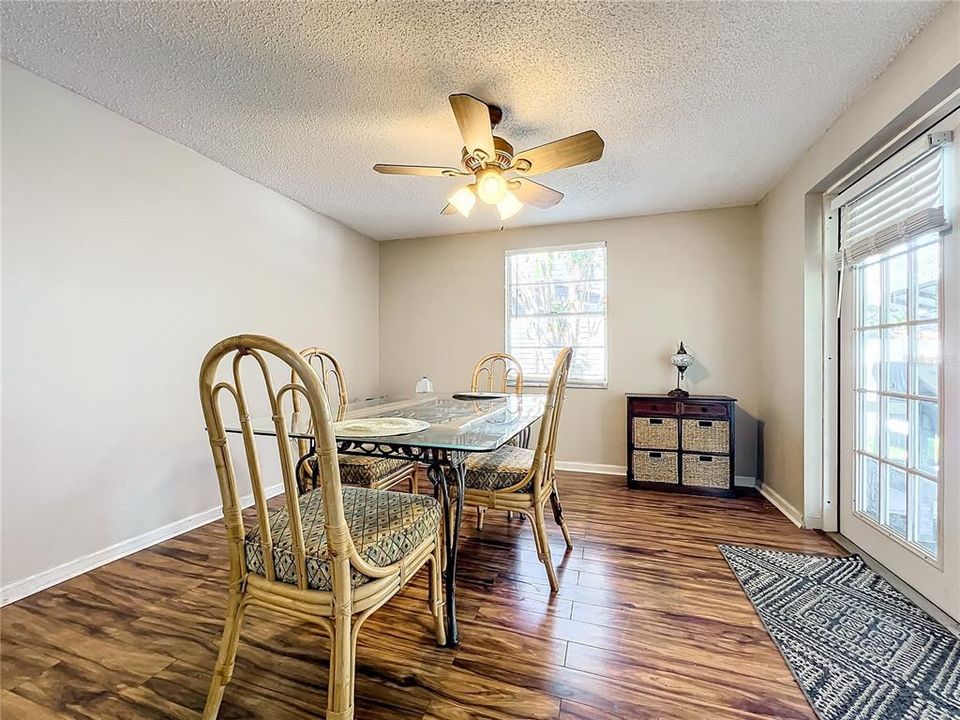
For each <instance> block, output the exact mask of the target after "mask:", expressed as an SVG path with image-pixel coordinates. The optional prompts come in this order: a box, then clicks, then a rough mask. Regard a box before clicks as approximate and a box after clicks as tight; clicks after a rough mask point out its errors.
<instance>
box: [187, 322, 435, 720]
mask: <svg viewBox="0 0 960 720" xmlns="http://www.w3.org/2000/svg"><path fill="white" fill-rule="evenodd" d="M277 365H280V366H284V367H285V371H284V375H283V376H286V370H287V369H288V370H289V371H290V373H291V378H292V379H291V382H289V383H287V384H286V385H283V386H282V387H279V388H277V386H276V385H275V383H274V380H273V376H272V373H271V367H275V366H277ZM248 367H249V368H251V369H252V370H253V374H254V376H259V380H260V381H261V382H258V383H256V384H257V385H259V386H260V388H259V391H258V392H257V393H256V395H255V396H256V397H257V398H260V397H262V396H263V395H265V396H266V401H267V404H268V406H269V412H270V417H271V420H272V423H273V427H272V433H271V434H274V435H275V436H276V437H275V440H276V451H277V454H278V459H279V469H280V476H281V478H282V481H283V507H282V508H281V509H279V510H273V511H270V510H269V509H268V506H267V497H266V491H265V487H266V486H265V483H264V474H263V470H262V467H261V463H260V458H259V452H260V450H261V449H262V448H263V444H262V443H261V442H258V441H257V440H258V438H257V436H256V435H255V433H254V421H253V419H252V414H251V408H250V404H249V402H248V397H251V395H249V394H248V392H247V389H246V387H245V385H244V382H243V375H242V373H241V370H242V369H244V368H248ZM247 374H249V373H247ZM221 376H227V377H228V378H229V379H225V380H218V377H221ZM287 396H290V397H291V398H298V400H297V404H298V407H300V408H301V409H300V410H299V412H300V413H305V414H306V416H305V417H303V416H301V417H300V418H299V419H296V420H295V419H294V418H293V415H292V413H291V415H290V416H288V415H287V413H286V407H287V404H286V398H287ZM298 396H299V397H298ZM228 397H229V398H232V400H233V404H234V405H235V407H236V412H237V416H238V418H239V420H238V425H239V428H240V436H241V440H242V444H243V457H244V458H245V461H246V463H245V464H246V469H247V475H248V476H249V478H250V484H251V487H252V490H253V506H254V515H255V522H254V524H253V525H252V526H251V528H249V532H248V528H247V527H246V523H245V521H244V518H243V515H242V514H241V501H240V495H239V492H238V490H237V482H236V478H237V472H236V470H235V468H234V461H233V458H232V457H231V453H230V447H229V445H228V442H227V432H226V429H225V428H226V425H225V424H224V419H223V413H222V409H221V405H222V404H224V399H225V398H228ZM200 402H201V405H202V407H203V417H204V421H205V422H206V427H207V434H208V437H209V441H210V449H211V451H212V452H213V461H214V465H215V467H216V472H217V480H218V482H219V485H220V494H221V498H222V500H223V522H224V525H225V526H226V529H227V543H228V545H229V562H230V566H229V582H228V601H227V616H226V623H225V626H224V632H223V639H222V641H221V644H220V651H219V654H218V656H217V663H216V667H215V668H214V673H213V678H212V680H211V684H210V690H209V693H208V695H207V702H206V705H205V707H204V713H203V717H204V718H213V717H216V715H217V712H218V709H219V707H220V703H221V701H222V698H223V692H224V688H225V687H226V685H227V683H229V682H230V678H231V676H232V674H233V667H234V660H235V657H236V651H237V643H238V639H239V634H240V625H241V623H242V619H243V615H244V610H245V608H246V607H247V606H249V605H258V606H261V607H265V608H268V609H270V610H273V611H275V612H278V613H281V614H284V615H286V616H288V617H292V618H295V619H298V620H306V621H310V622H313V623H315V624H317V625H320V626H321V627H322V628H323V629H324V630H326V631H327V633H328V634H329V635H330V637H331V651H330V652H331V659H330V667H331V669H330V685H329V693H328V702H327V717H328V718H337V719H340V718H343V719H348V718H352V717H353V686H354V673H355V662H354V661H355V651H356V632H357V630H358V629H359V627H360V625H361V624H362V623H363V622H364V621H365V620H366V618H367V617H368V616H369V615H370V614H371V613H373V611H374V610H376V609H377V608H378V607H380V606H381V605H383V603H384V602H386V601H387V600H388V599H389V598H390V597H392V596H393V595H394V594H396V593H397V592H398V591H399V590H400V589H401V588H402V587H403V586H404V585H405V584H406V582H407V580H408V579H409V578H410V577H411V576H412V575H413V574H414V573H415V572H416V571H417V570H418V569H419V568H420V567H421V566H423V565H424V564H426V563H427V562H432V564H433V573H432V574H431V583H430V584H431V598H432V599H431V603H432V607H433V613H434V619H435V623H436V630H437V638H438V642H441V643H442V642H444V641H445V636H444V629H443V618H442V610H441V606H442V592H441V590H440V562H441V560H440V542H439V527H440V525H439V520H440V509H439V505H438V504H437V503H436V501H435V500H433V499H432V498H426V497H424V496H413V495H405V494H403V493H389V495H390V496H391V497H390V500H389V502H388V504H389V503H393V504H394V505H397V506H398V508H399V509H397V508H393V509H391V513H392V515H391V516H390V517H394V516H402V517H408V518H409V517H412V516H413V515H415V514H419V517H423V518H425V520H424V522H423V523H422V524H421V525H419V526H417V527H416V528H414V530H415V531H416V532H417V533H419V535H416V534H411V535H410V536H409V542H406V543H404V544H403V548H404V552H405V553H406V554H404V555H401V556H398V557H397V558H396V559H395V560H394V561H393V562H390V563H389V564H384V565H375V564H373V562H371V560H369V559H367V558H368V557H371V556H370V555H369V554H368V553H367V552H366V550H365V552H364V554H361V553H360V552H359V551H358V548H357V544H356V543H355V541H354V537H355V533H360V532H363V528H357V527H354V525H355V524H356V523H355V522H354V521H353V520H352V521H351V524H350V525H348V523H347V519H346V513H345V509H344V508H345V502H346V499H347V496H348V495H349V498H350V501H351V502H352V503H353V505H363V504H364V503H365V500H364V497H366V496H364V495H363V493H377V492H379V491H376V490H368V489H364V488H350V489H349V490H348V491H345V490H344V488H343V487H342V486H341V483H340V469H339V466H338V462H337V445H336V438H335V435H334V430H333V417H332V415H331V412H330V407H329V402H328V400H327V394H326V391H325V388H324V386H323V383H322V381H321V379H320V376H319V375H318V374H317V372H316V371H315V370H314V369H313V367H311V365H310V363H309V361H308V360H307V359H306V358H305V357H304V356H303V355H301V354H300V353H298V352H296V351H295V350H294V349H293V348H290V347H288V346H286V345H284V344H283V343H280V342H278V341H277V340H274V339H273V338H269V337H265V336H262V335H238V336H235V337H231V338H227V339H225V340H222V341H221V342H219V343H217V344H216V345H214V346H213V348H211V350H210V351H209V352H208V353H207V355H206V357H205V358H204V360H203V364H202V366H201V370H200ZM292 404H293V403H292V402H291V403H290V406H291V407H292ZM292 424H296V427H297V429H298V430H302V429H303V428H309V430H306V431H304V432H308V433H309V434H310V440H311V442H312V445H313V448H314V449H313V459H314V462H316V463H317V464H318V468H319V471H318V475H319V480H320V487H319V488H318V489H317V490H315V491H314V492H313V493H311V494H309V495H307V496H301V495H300V493H299V491H298V487H297V479H296V471H295V458H294V456H293V453H292V450H293V443H292V442H291V437H290V433H291V429H292ZM261 440H262V438H261ZM275 466H276V465H275V464H274V463H271V467H275ZM401 496H402V497H401ZM321 501H322V502H321ZM431 503H432V504H431ZM400 505H402V508H401V507H399V506H400ZM401 511H402V512H401ZM355 515H356V513H351V517H354V516H355ZM389 519H390V518H386V520H389ZM385 522H386V521H385ZM411 527H412V525H411ZM431 528H432V529H431ZM375 529H376V530H378V529H377V528H375ZM403 530H404V529H403V528H402V529H401V531H403ZM378 531H379V530H378ZM356 537H359V538H360V539H359V540H357V542H361V543H375V542H376V540H375V539H368V537H367V536H365V535H356ZM308 541H309V542H308ZM397 544H398V545H399V543H397Z"/></svg>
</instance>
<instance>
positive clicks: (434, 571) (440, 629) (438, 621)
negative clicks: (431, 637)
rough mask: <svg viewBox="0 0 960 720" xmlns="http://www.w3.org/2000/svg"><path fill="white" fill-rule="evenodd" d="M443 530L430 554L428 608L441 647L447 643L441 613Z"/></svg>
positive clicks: (445, 629)
mask: <svg viewBox="0 0 960 720" xmlns="http://www.w3.org/2000/svg"><path fill="white" fill-rule="evenodd" d="M442 547H443V530H442V529H441V531H440V537H439V538H438V539H437V545H436V547H434V549H433V554H432V555H431V556H430V561H429V562H430V595H429V597H430V610H431V612H433V624H434V630H435V632H436V634H437V645H439V646H440V647H443V646H444V645H446V644H447V626H446V618H445V617H444V614H443V606H444V595H443V571H442V569H441V567H442V564H443V558H442V551H441V548H442Z"/></svg>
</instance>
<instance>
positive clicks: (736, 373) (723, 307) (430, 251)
mask: <svg viewBox="0 0 960 720" xmlns="http://www.w3.org/2000/svg"><path fill="white" fill-rule="evenodd" d="M527 212H536V211H535V210H528V211H527ZM451 222H452V223H455V222H456V220H455V219H453V220H452V221H451ZM600 240H605V241H606V242H607V247H608V251H607V253H608V255H607V262H608V266H609V289H608V294H609V303H608V315H609V353H610V356H609V388H608V389H606V390H596V389H571V390H570V391H569V395H568V401H567V405H566V409H565V416H564V419H563V422H562V425H561V431H560V432H561V434H560V445H559V450H558V452H559V459H560V460H561V461H567V462H579V463H594V464H602V465H612V466H621V467H622V466H623V465H624V464H625V462H626V459H625V454H626V427H625V421H624V415H625V403H624V399H623V394H624V393H625V392H648V391H649V392H664V391H666V390H669V389H670V388H672V387H673V386H674V380H675V378H674V374H673V372H672V368H671V366H670V364H669V357H670V355H671V354H672V353H673V352H674V351H675V348H676V346H677V342H678V340H680V339H681V338H682V339H683V340H684V342H685V343H686V346H687V348H688V349H689V350H690V351H691V352H692V353H693V354H694V355H695V356H696V357H697V359H698V363H699V364H698V365H697V366H696V367H695V368H693V369H692V370H691V372H690V373H689V375H690V378H691V380H692V385H691V389H693V390H694V391H697V392H704V393H716V394H720V393H723V394H730V395H734V396H737V397H738V398H739V399H740V405H741V408H742V409H743V410H744V412H745V414H744V415H743V416H742V418H741V419H742V423H741V426H742V427H741V430H742V447H741V450H742V452H741V453H739V458H738V467H737V473H738V474H739V475H746V476H754V474H755V457H756V454H755V453H756V450H755V440H754V436H753V435H754V431H755V427H754V425H753V423H752V422H751V416H753V417H755V416H756V414H757V409H758V406H759V389H758V386H757V375H758V373H759V362H758V358H757V349H758V345H757V331H756V326H757V318H758V309H757V299H758V288H757V275H756V274H757V242H758V229H757V216H756V210H755V208H731V209H723V210H706V211H699V212H688V213H677V214H670V215H654V216H649V217H638V218H627V219H623V220H603V221H597V222H588V223H580V224H567V225H551V226H545V227H537V228H523V229H517V230H506V231H503V232H489V233H480V234H468V235H453V236H447V237H439V238H425V239H414V240H395V241H392V242H386V243H381V245H380V351H381V363H380V382H381V386H382V388H383V389H384V390H386V391H389V392H412V391H413V388H414V384H415V383H416V381H417V379H418V378H419V377H421V376H422V375H427V376H429V377H430V378H431V379H432V380H433V381H434V385H435V387H436V388H437V390H446V391H453V390H457V389H463V388H466V387H467V386H468V384H469V380H470V371H471V370H472V368H473V364H474V363H475V362H476V360H477V359H478V358H480V357H481V356H482V355H484V354H485V353H487V352H491V351H494V350H502V349H503V347H504V328H503V324H504V320H503V312H504V309H503V274H504V251H505V250H507V249H508V248H525V247H538V246H545V245H563V244H568V243H580V242H587V241H600Z"/></svg>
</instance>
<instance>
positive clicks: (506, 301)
mask: <svg viewBox="0 0 960 720" xmlns="http://www.w3.org/2000/svg"><path fill="white" fill-rule="evenodd" d="M598 249H602V250H603V314H602V317H603V380H602V381H600V382H598V381H588V380H579V379H577V378H575V377H573V375H572V372H571V375H570V377H569V378H568V380H567V387H570V388H583V389H588V390H590V389H592V390H606V389H607V388H608V387H609V383H610V326H609V322H608V320H609V313H610V309H609V304H610V275H609V270H610V263H609V259H608V256H607V243H606V241H605V240H601V241H599V242H587V243H568V244H564V245H544V246H542V247H523V248H508V249H507V250H506V251H505V252H504V255H503V347H504V352H506V353H510V354H513V353H512V352H511V349H512V348H511V345H510V321H511V319H512V316H511V313H510V307H511V304H510V298H511V294H512V290H513V283H512V282H511V277H510V258H511V257H512V256H514V255H532V254H537V253H550V252H572V251H575V250H598ZM573 350H574V355H576V351H577V346H575V345H574V346H573ZM521 367H522V365H521ZM549 383H550V378H549V377H546V378H533V377H529V376H528V375H527V374H526V373H524V377H523V385H524V387H547V385H548V384H549Z"/></svg>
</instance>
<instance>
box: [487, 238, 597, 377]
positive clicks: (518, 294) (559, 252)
mask: <svg viewBox="0 0 960 720" xmlns="http://www.w3.org/2000/svg"><path fill="white" fill-rule="evenodd" d="M505 294H506V303H505V304H506V323H505V324H506V349H507V352H508V353H510V354H511V355H513V356H514V357H516V358H517V360H518V361H519V362H520V365H521V367H522V368H523V381H524V384H530V383H533V384H538V383H545V382H546V381H547V380H549V378H550V372H551V370H552V369H553V363H554V361H555V360H556V357H557V353H558V352H559V351H560V349H561V348H564V347H573V362H572V364H571V366H570V376H569V379H568V382H569V384H570V385H580V386H595V387H605V386H606V384H607V248H606V244H605V243H591V244H584V245H567V246H563V247H553V248H536V249H530V250H511V251H509V252H508V253H507V256H506V282H505Z"/></svg>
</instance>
